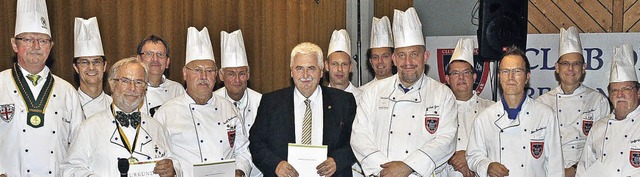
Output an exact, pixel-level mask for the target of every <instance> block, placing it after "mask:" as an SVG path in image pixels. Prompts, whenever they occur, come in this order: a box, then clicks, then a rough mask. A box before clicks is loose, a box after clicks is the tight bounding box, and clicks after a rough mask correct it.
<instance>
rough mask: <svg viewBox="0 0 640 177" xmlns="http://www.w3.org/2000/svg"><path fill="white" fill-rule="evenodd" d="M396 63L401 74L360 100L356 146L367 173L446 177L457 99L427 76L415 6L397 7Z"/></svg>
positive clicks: (353, 140) (366, 92) (355, 125)
mask: <svg viewBox="0 0 640 177" xmlns="http://www.w3.org/2000/svg"><path fill="white" fill-rule="evenodd" d="M393 37H394V46H395V47H396V48H395V50H394V53H393V56H392V58H393V63H394V64H395V65H396V67H398V74H396V75H394V76H391V77H389V78H387V79H383V80H379V81H376V82H374V83H372V84H371V86H370V87H368V88H367V89H365V90H364V91H363V92H362V95H361V96H360V101H359V102H358V103H359V105H358V112H357V115H356V119H355V121H354V123H353V132H352V135H351V136H352V138H351V146H352V147H353V151H354V154H355V155H356V158H358V161H359V162H360V164H361V165H362V169H363V170H364V173H365V176H370V175H376V176H432V175H437V176H446V173H442V171H443V169H444V165H443V164H445V163H446V162H447V160H448V159H449V157H451V154H453V150H454V149H455V141H454V138H455V136H456V135H455V134H456V125H457V120H456V115H457V113H456V105H455V97H454V95H453V93H452V92H451V90H449V88H447V86H446V85H444V84H442V83H440V82H439V81H436V80H434V79H432V78H429V77H427V76H426V75H425V74H424V67H425V65H426V63H427V60H428V59H429V51H427V50H426V48H425V41H424V36H423V35H422V24H421V23H420V19H418V15H417V13H416V11H415V9H414V8H413V7H411V8H409V9H407V11H406V12H402V11H399V10H395V13H394V20H393Z"/></svg>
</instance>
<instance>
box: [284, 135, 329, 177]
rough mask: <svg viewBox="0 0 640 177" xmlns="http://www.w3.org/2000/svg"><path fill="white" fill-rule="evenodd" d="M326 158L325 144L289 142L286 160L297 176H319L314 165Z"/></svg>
mask: <svg viewBox="0 0 640 177" xmlns="http://www.w3.org/2000/svg"><path fill="white" fill-rule="evenodd" d="M325 160H327V146H326V145H323V146H313V145H302V144H293V143H289V154H287V162H288V163H289V164H291V166H293V168H295V169H296V171H298V174H299V176H304V177H308V176H319V175H318V170H316V167H317V166H318V165H320V164H321V163H322V162H324V161H325Z"/></svg>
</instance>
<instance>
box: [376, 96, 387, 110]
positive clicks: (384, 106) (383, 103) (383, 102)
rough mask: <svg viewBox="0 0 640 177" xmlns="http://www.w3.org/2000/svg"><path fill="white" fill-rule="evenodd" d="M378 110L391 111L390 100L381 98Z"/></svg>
mask: <svg viewBox="0 0 640 177" xmlns="http://www.w3.org/2000/svg"><path fill="white" fill-rule="evenodd" d="M378 109H389V99H386V98H380V100H378Z"/></svg>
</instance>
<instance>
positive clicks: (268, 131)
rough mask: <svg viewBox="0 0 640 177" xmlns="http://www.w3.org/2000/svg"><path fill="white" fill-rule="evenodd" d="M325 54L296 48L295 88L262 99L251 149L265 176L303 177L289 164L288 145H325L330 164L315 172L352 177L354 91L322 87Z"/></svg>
mask: <svg viewBox="0 0 640 177" xmlns="http://www.w3.org/2000/svg"><path fill="white" fill-rule="evenodd" d="M322 56H323V55H322V50H321V49H320V47H318V46H317V45H315V44H312V43H301V44H298V45H297V46H296V47H295V48H294V49H293V51H292V52H291V65H290V67H291V77H292V78H293V81H294V84H295V86H292V87H287V88H284V89H280V90H277V91H274V92H271V93H267V94H265V95H263V97H262V100H261V102H260V106H259V107H258V115H257V117H256V122H255V124H254V125H253V127H252V128H251V132H250V133H249V134H250V135H251V136H250V137H249V141H250V145H249V149H250V151H251V154H252V156H253V162H254V163H255V165H256V166H257V167H258V168H259V169H260V170H261V171H262V172H263V174H264V175H265V176H267V177H269V176H279V177H281V176H292V177H296V176H299V174H298V172H297V171H296V169H295V168H294V167H293V166H291V164H289V163H288V162H287V153H288V149H287V146H288V143H297V144H311V145H327V146H328V154H327V155H328V157H327V160H326V161H324V162H322V163H321V164H320V165H318V166H317V167H316V169H317V174H318V175H319V176H334V177H335V176H338V177H340V176H352V174H351V168H350V166H351V164H353V162H355V157H354V155H353V152H352V151H351V146H350V145H349V139H350V137H351V124H352V123H353V119H354V117H355V109H356V104H355V99H354V97H353V96H352V95H351V93H347V92H344V91H341V90H337V89H333V88H328V87H324V86H319V83H320V80H321V78H322V70H323V69H324V65H323V63H322ZM309 129H310V132H309V131H308V130H309Z"/></svg>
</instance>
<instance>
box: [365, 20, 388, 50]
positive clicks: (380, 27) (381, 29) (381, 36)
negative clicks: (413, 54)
mask: <svg viewBox="0 0 640 177" xmlns="http://www.w3.org/2000/svg"><path fill="white" fill-rule="evenodd" d="M392 34H393V33H391V22H389V18H388V17H387V16H384V17H382V18H376V17H373V21H372V23H371V45H370V46H369V48H382V47H393V35H392Z"/></svg>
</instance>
